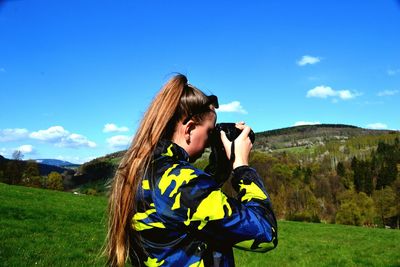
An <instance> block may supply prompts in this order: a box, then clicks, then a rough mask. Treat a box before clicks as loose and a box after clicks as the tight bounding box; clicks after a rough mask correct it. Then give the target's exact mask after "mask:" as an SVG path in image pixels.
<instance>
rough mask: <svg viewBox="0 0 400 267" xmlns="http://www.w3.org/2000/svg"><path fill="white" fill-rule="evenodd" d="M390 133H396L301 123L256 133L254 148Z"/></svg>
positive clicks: (340, 125) (269, 147)
mask: <svg viewBox="0 0 400 267" xmlns="http://www.w3.org/2000/svg"><path fill="white" fill-rule="evenodd" d="M391 133H396V131H392V130H372V129H364V128H360V127H356V126H352V125H345V124H317V125H301V126H293V127H287V128H281V129H275V130H269V131H264V132H259V133H256V141H255V144H254V148H255V149H259V150H264V151H273V150H276V149H284V148H291V147H301V146H305V147H312V146H315V145H324V144H325V143H326V142H327V141H330V140H347V139H349V138H353V137H361V136H378V135H385V134H391ZM397 133H398V132H397Z"/></svg>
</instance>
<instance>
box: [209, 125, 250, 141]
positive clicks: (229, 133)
mask: <svg viewBox="0 0 400 267" xmlns="http://www.w3.org/2000/svg"><path fill="white" fill-rule="evenodd" d="M235 125H236V124H235V123H233V122H224V123H217V125H215V130H214V132H215V134H216V135H217V136H216V137H215V138H219V136H220V131H221V130H222V131H224V132H225V133H226V137H228V139H229V141H231V142H232V141H233V140H235V139H236V138H237V137H238V136H239V135H240V133H241V132H242V130H240V129H238V128H236V126H235ZM249 138H250V140H251V142H252V143H253V144H254V140H255V139H256V136H255V134H254V132H253V130H251V131H250V133H249Z"/></svg>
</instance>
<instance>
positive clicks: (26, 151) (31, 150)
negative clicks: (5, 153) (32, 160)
mask: <svg viewBox="0 0 400 267" xmlns="http://www.w3.org/2000/svg"><path fill="white" fill-rule="evenodd" d="M16 150H19V151H21V152H22V154H32V153H34V148H33V146H32V145H22V146H20V147H18V148H17V149H16Z"/></svg>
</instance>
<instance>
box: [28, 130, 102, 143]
mask: <svg viewBox="0 0 400 267" xmlns="http://www.w3.org/2000/svg"><path fill="white" fill-rule="evenodd" d="M29 136H30V137H31V138H32V139H37V140H41V141H44V142H48V143H52V144H55V145H56V146H59V147H74V148H78V147H90V148H93V147H96V143H95V142H93V141H90V140H88V139H87V137H85V136H83V135H81V134H76V133H70V132H69V131H67V130H65V129H64V127H62V126H52V127H50V128H48V129H47V130H39V131H37V132H32V133H31V134H30V135H29Z"/></svg>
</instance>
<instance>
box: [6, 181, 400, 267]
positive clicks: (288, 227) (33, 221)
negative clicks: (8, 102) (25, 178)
mask: <svg viewBox="0 0 400 267" xmlns="http://www.w3.org/2000/svg"><path fill="white" fill-rule="evenodd" d="M106 202H107V201H106V198H105V197H95V196H86V195H73V194H71V193H65V192H56V191H50V190H41V189H34V188H26V187H20V186H10V185H5V184H0V266H103V265H104V259H103V258H101V257H100V256H99V254H100V250H101V246H102V242H103V239H104V235H105V222H106V219H105V218H106V217H105V208H106ZM235 260H236V265H237V266H400V231H398V230H385V229H370V228H363V227H351V226H343V225H330V224H311V223H300V222H287V221H280V222H279V245H278V248H277V249H275V250H273V251H271V252H269V253H266V254H261V253H251V252H246V251H239V250H235Z"/></svg>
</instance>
